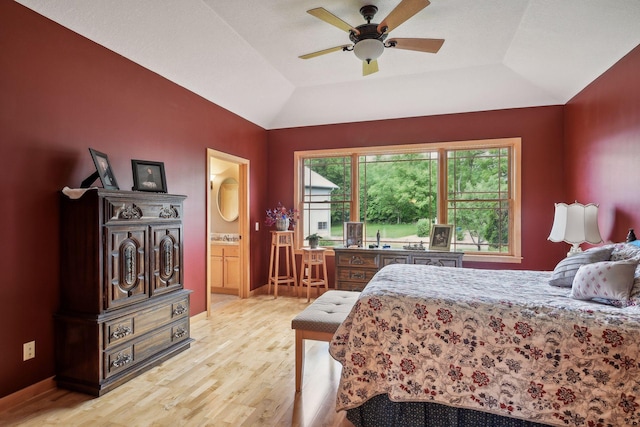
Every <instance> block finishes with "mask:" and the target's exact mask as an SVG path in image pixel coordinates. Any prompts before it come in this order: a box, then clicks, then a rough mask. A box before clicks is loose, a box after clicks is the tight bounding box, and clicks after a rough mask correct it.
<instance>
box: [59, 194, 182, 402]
mask: <svg viewBox="0 0 640 427" xmlns="http://www.w3.org/2000/svg"><path fill="white" fill-rule="evenodd" d="M184 199H185V196H177V195H169V194H161V193H144V192H133V191H117V190H104V189H92V190H88V191H87V192H86V193H85V194H84V195H82V196H81V197H80V198H78V199H70V198H69V197H67V196H66V195H64V194H62V195H61V212H60V240H61V260H60V284H61V285H60V286H61V295H60V310H59V312H58V313H57V314H56V319H55V327H56V331H55V332H56V381H57V383H58V386H60V387H63V388H69V389H72V390H76V391H81V392H84V393H89V394H92V395H96V396H100V395H102V394H104V393H106V392H108V391H111V390H112V389H114V388H116V387H118V386H119V385H121V384H123V383H124V382H126V381H128V380H130V379H131V378H133V377H135V376H137V375H139V374H140V373H142V372H144V371H145V370H148V369H150V368H152V367H153V366H156V365H158V364H159V363H161V362H162V361H164V360H166V359H169V358H170V357H172V356H174V355H175V354H177V353H179V352H181V351H183V350H186V349H187V348H189V346H190V345H191V342H192V341H193V340H192V339H191V338H190V332H189V294H190V293H191V291H189V290H185V289H183V245H184V242H183V231H182V218H183V202H184Z"/></svg>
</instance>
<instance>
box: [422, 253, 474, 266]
mask: <svg viewBox="0 0 640 427" xmlns="http://www.w3.org/2000/svg"><path fill="white" fill-rule="evenodd" d="M412 261H413V264H420V265H435V266H438V267H462V254H459V256H456V254H453V255H448V254H447V255H434V256H427V255H414V256H413V260H412Z"/></svg>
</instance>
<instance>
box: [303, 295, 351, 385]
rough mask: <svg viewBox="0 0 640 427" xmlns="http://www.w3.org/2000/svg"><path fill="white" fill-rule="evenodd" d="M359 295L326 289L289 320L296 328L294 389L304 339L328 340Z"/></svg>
mask: <svg viewBox="0 0 640 427" xmlns="http://www.w3.org/2000/svg"><path fill="white" fill-rule="evenodd" d="M359 296H360V292H352V291H327V292H325V293H324V294H322V295H320V296H319V297H318V298H317V299H316V300H315V301H314V302H312V303H311V304H310V305H309V306H308V307H307V308H305V309H304V310H302V312H300V314H298V315H297V316H296V317H294V318H293V320H292V321H291V329H295V331H296V391H300V389H301V388H302V369H303V366H304V340H314V341H331V338H333V334H334V333H335V332H336V330H337V329H338V326H340V324H341V323H342V322H343V321H344V319H346V318H347V315H348V314H349V312H350V311H351V308H352V307H353V306H354V304H355V303H356V300H357V299H358V297H359Z"/></svg>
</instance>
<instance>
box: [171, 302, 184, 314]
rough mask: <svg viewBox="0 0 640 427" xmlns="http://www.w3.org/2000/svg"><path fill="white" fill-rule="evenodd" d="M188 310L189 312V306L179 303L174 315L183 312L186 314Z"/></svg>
mask: <svg viewBox="0 0 640 427" xmlns="http://www.w3.org/2000/svg"><path fill="white" fill-rule="evenodd" d="M186 312H187V307H185V306H184V305H182V304H180V305H178V306H177V307H176V308H174V309H173V315H174V316H180V315H181V314H184V313H186Z"/></svg>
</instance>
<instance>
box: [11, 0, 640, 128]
mask: <svg viewBox="0 0 640 427" xmlns="http://www.w3.org/2000/svg"><path fill="white" fill-rule="evenodd" d="M399 1H400V0H313V1H310V0H235V1H233V0H56V1H51V0H18V2H19V3H21V4H23V5H25V6H27V7H29V8H31V9H33V10H35V11H36V12H38V13H40V14H42V15H44V16H46V17H48V18H50V19H52V20H53V21H56V22H58V23H60V24H61V25H63V26H65V27H67V28H69V29H71V30H73V31H75V32H77V33H79V34H81V35H82V36H84V37H87V38H88V39H91V40H93V41H95V42H96V43H98V44H100V45H102V46H105V47H106V48H108V49H110V50H112V51H114V52H117V53H118V54H120V55H122V56H124V57H126V58H128V59H130V60H131V61H133V62H135V63H138V64H140V65H141V66H143V67H146V68H148V69H149V70H151V71H153V72H155V73H157V74H159V75H162V76H164V77H165V78H167V79H169V80H171V81H173V82H175V83H177V84H178V85H181V86H183V87H185V88H186V89H189V90H190V91H192V92H195V93H197V94H198V95H200V96H202V97H204V98H206V99H208V100H210V101H211V102H214V103H215V104H218V105H220V106H221V107H224V108H226V109H227V110H229V111H232V112H233V113H236V114H238V115H240V116H242V117H244V118H245V119H247V120H249V121H251V122H253V123H256V124H257V125H259V126H261V127H263V128H265V129H276V128H285V127H298V126H309V125H320V124H331V123H345V122H355V121H368V120H380V119H389V118H399V117H414V116H425V115H436V114H447V113H459V112H470V111H483V110H494V109H503V108H518V107H529V106H541V105H557V104H564V103H566V102H567V101H568V100H570V99H571V98H572V97H573V96H574V95H576V94H577V93H578V92H579V91H580V90H582V89H583V88H584V87H585V86H586V85H588V84H589V83H590V82H592V81H593V80H594V79H595V78H597V77H598V76H599V75H600V74H602V73H603V72H605V71H606V70H607V69H608V68H609V67H611V66H612V65H613V64H614V63H615V62H616V61H618V60H619V59H620V58H622V57H623V56H624V55H625V54H626V53H628V52H629V51H630V50H632V49H633V48H634V47H636V46H637V45H638V44H640V24H639V23H640V1H638V0H483V1H478V0H431V4H430V5H429V6H428V7H426V8H425V9H423V10H422V11H420V12H419V13H418V14H416V15H415V16H413V17H412V18H411V19H409V20H408V21H407V22H405V23H404V24H402V25H401V26H399V27H398V28H396V29H394V30H393V31H392V33H391V35H392V36H393V37H402V38H405V37H416V38H443V39H445V43H444V45H443V46H442V48H441V49H440V51H439V52H438V53H437V54H430V53H423V52H415V51H408V50H399V49H385V51H384V53H383V54H382V56H381V57H380V58H379V59H378V64H379V67H380V71H379V72H377V73H375V74H372V75H369V76H366V77H363V76H362V62H361V61H360V60H358V59H357V58H356V57H355V55H354V53H353V52H343V51H337V52H333V53H330V54H327V55H322V56H318V57H316V58H312V59H307V60H302V59H299V58H298V56H300V55H302V54H306V53H310V52H315V51H319V50H322V49H326V48H330V47H334V46H340V45H344V44H349V43H350V41H349V38H348V33H346V32H344V31H341V30H340V29H338V28H336V27H335V26H332V25H329V24H327V23H326V22H323V21H321V20H320V19H317V18H315V17H314V16H311V15H310V14H308V13H306V11H307V10H309V9H312V8H316V7H323V8H325V9H327V10H328V11H329V12H331V13H333V14H334V15H336V16H338V17H340V18H341V19H342V20H344V21H346V22H347V23H349V24H351V25H353V26H358V25H360V24H363V23H365V21H364V19H363V17H362V16H361V15H360V13H359V9H360V8H361V7H362V6H363V5H367V4H373V5H375V6H377V7H378V9H379V11H378V13H377V15H376V16H375V18H374V19H373V21H372V22H380V20H382V18H384V17H385V16H387V15H388V14H389V13H390V12H391V10H392V9H393V8H394V7H395V6H396V5H397V4H398V3H399ZM390 37H391V36H390Z"/></svg>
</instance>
